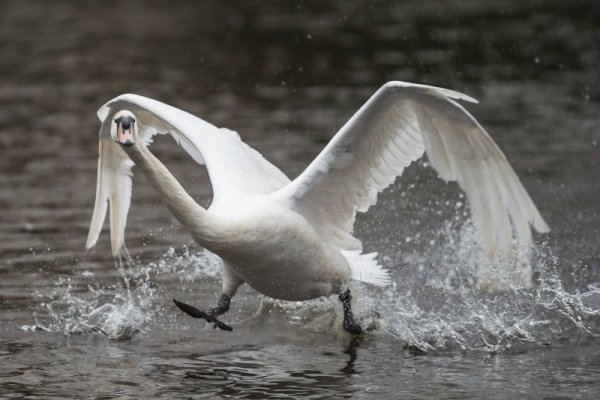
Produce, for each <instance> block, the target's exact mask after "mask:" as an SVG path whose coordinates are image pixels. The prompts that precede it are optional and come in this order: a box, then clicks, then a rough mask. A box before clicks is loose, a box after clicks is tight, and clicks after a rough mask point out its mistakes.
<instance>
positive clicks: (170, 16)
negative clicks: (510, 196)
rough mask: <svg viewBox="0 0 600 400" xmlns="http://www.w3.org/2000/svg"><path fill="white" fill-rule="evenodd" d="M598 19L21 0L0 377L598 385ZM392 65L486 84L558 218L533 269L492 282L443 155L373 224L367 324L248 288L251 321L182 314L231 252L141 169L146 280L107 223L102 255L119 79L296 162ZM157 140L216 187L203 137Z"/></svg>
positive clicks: (554, 7)
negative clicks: (210, 246) (121, 263)
mask: <svg viewBox="0 0 600 400" xmlns="http://www.w3.org/2000/svg"><path fill="white" fill-rule="evenodd" d="M598 21H600V7H599V6H598V5H597V4H596V2H593V1H589V2H583V1H570V2H566V1H565V2H563V1H544V2H541V1H539V2H538V1H535V2H522V1H508V0H506V1H495V2H481V1H429V2H424V1H405V2H386V1H382V2H323V1H321V2H316V1H310V2H278V1H263V2H239V4H237V3H235V2H195V1H187V2H186V1H177V2H167V1H153V2H141V1H127V2H117V1H104V2H91V1H90V2H78V1H73V2H64V1H63V2H46V1H1V2H0V150H1V154H2V157H0V171H1V172H0V397H6V398H9V397H10V398H13V397H32V398H33V397H35V398H46V397H78V398H87V397H103V398H104V397H106V398H111V397H120V398H137V397H150V396H151V397H165V398H171V397H186V398H187V397H197V398H213V397H215V396H220V397H247V398H267V397H269V398H299V397H308V398H336V397H338V398H352V397H356V398H366V397H370V398H403V397H406V398H419V399H426V398H483V397H487V398H494V399H514V398H545V399H563V398H564V399H567V398H569V399H570V398H590V399H591V398H598V396H599V393H600V383H599V382H600V341H599V338H600V228H599V226H600V200H599V199H600V146H599V143H600V46H598V43H600V27H599V26H598ZM388 80H405V81H410V82H418V83H426V84H434V85H439V86H443V87H448V88H451V89H455V90H459V91H463V92H465V93H468V94H470V95H472V96H474V97H476V98H478V99H479V101H480V103H479V104H478V105H470V104H469V105H468V109H469V110H470V111H472V112H473V114H474V115H475V116H476V117H477V118H478V119H479V120H480V121H481V122H482V124H483V125H484V126H485V127H486V128H488V130H489V131H490V133H491V135H492V136H493V137H494V139H495V140H496V141H497V142H498V144H499V146H500V147H501V148H502V149H503V151H504V152H505V154H506V156H507V158H508V159H509V161H510V162H511V164H512V165H513V166H514V168H515V170H516V172H517V174H518V175H519V176H520V177H521V179H522V181H523V183H524V185H525V187H526V188H527V189H528V191H529V192H530V194H531V196H532V198H533V199H534V201H535V202H536V204H537V205H538V207H539V209H540V211H541V212H542V215H543V216H544V217H545V218H546V220H547V222H548V223H549V225H550V226H551V228H552V232H551V233H550V234H548V235H543V236H539V235H538V236H536V240H537V242H538V244H539V245H538V247H537V250H536V252H535V254H534V255H533V257H532V259H533V267H534V272H535V281H536V285H535V286H534V287H533V288H531V289H523V288H519V287H515V286H511V285H510V282H511V277H510V276H506V277H503V279H504V283H505V284H506V285H505V286H506V287H505V290H503V291H499V292H494V293H487V292H484V291H482V290H480V289H478V286H477V282H476V276H477V271H478V268H479V261H478V260H479V259H478V257H477V254H476V249H475V248H474V247H473V245H472V238H473V233H472V228H471V226H470V224H469V223H468V221H467V220H466V217H465V215H468V208H467V207H466V205H465V204H464V198H462V197H461V195H460V193H459V191H458V190H457V188H456V187H455V186H454V185H447V184H442V183H440V181H439V180H437V179H436V178H435V174H434V173H433V172H432V171H431V170H430V169H428V168H426V163H423V162H421V163H418V164H415V165H413V166H412V167H410V168H408V169H407V170H406V171H405V174H404V175H403V177H402V178H400V179H399V180H398V182H397V183H396V185H395V186H394V187H392V188H391V189H390V190H387V191H386V192H385V193H384V194H383V195H382V196H381V197H380V201H379V203H378V204H377V205H376V206H375V207H373V208H372V209H371V210H370V211H369V213H367V214H366V215H361V216H359V218H358V220H357V226H356V231H357V236H358V237H359V238H361V239H362V240H363V242H364V244H365V247H366V249H367V250H369V251H378V252H379V257H380V261H381V262H382V263H383V264H384V265H386V266H387V267H389V268H390V270H391V271H392V275H393V278H394V285H393V287H391V288H388V289H385V290H381V289H377V288H370V287H366V286H364V287H362V286H357V287H356V288H355V291H354V292H355V294H356V296H355V297H356V300H357V302H356V305H355V308H356V312H357V313H358V314H359V315H364V316H365V319H366V320H365V323H369V322H370V321H373V322H376V323H377V324H378V325H379V329H378V330H376V331H375V332H374V334H373V335H372V337H370V338H369V339H368V340H365V341H363V342H362V343H352V342H351V341H350V340H349V338H348V337H347V336H346V335H345V334H344V333H343V332H341V331H340V324H341V322H340V318H341V317H340V314H341V307H340V306H339V304H338V303H337V302H336V301H335V299H322V300H317V301H314V302H308V303H305V304H296V303H273V302H271V301H269V300H267V299H261V298H260V297H259V296H258V295H257V294H256V293H255V292H254V291H253V290H251V289H249V288H243V289H242V290H241V292H240V293H239V294H238V295H237V296H236V297H235V298H234V301H233V306H232V311H231V312H230V313H228V314H227V315H226V316H225V317H224V318H223V319H224V320H225V321H226V322H228V323H231V324H232V325H233V326H234V331H233V332H231V333H227V332H221V331H215V330H213V329H212V328H211V327H210V326H208V325H207V324H203V323H199V322H198V321H194V320H191V319H188V318H186V317H185V316H183V315H181V314H180V313H178V312H176V310H174V307H173V306H172V305H171V304H172V303H171V298H173V297H177V298H180V299H181V300H183V301H188V302H190V303H192V304H197V305H209V304H212V303H213V302H214V301H215V299H216V298H217V296H218V293H219V290H220V283H219V260H218V259H216V258H215V257H214V256H211V255H210V254H207V253H204V252H203V251H202V249H200V248H198V247H197V246H196V245H195V244H193V243H191V239H190V238H189V236H188V235H187V234H186V232H185V231H184V230H183V229H181V228H180V227H179V226H178V224H177V223H176V221H175V220H174V218H173V217H172V216H170V214H169V213H168V212H167V211H166V209H165V208H164V207H163V206H162V205H161V203H160V198H159V197H158V195H157V194H156V193H154V191H153V190H152V189H151V188H150V186H149V185H148V184H147V182H146V180H145V178H144V177H143V176H141V175H140V174H138V175H136V176H135V177H134V194H133V202H132V209H131V212H130V217H129V222H128V228H127V233H126V240H127V244H128V248H129V250H130V252H131V254H132V257H133V262H132V263H131V265H129V266H128V267H127V277H128V281H129V282H130V284H131V289H130V290H129V291H127V290H126V289H125V288H124V287H123V279H122V277H119V274H118V273H117V269H116V268H115V264H114V262H113V260H112V258H111V257H110V249H109V240H108V233H107V232H106V233H104V234H103V235H102V236H101V238H100V241H99V244H98V245H97V246H96V249H95V250H93V251H90V252H85V251H84V250H83V247H84V243H85V237H86V235H87V229H88V226H89V221H90V219H91V212H92V207H93V201H94V194H95V185H96V182H95V181H96V166H97V151H98V142H97V131H98V128H99V124H98V121H97V119H96V116H95V112H96V109H97V108H98V107H99V106H100V105H101V104H103V103H104V102H105V101H106V100H108V99H110V98H112V97H114V96H116V95H118V94H120V93H123V92H134V93H140V94H144V95H147V96H150V97H153V98H156V99H159V100H162V101H164V102H166V103H169V104H172V105H174V106H177V107H180V108H183V109H186V110H188V111H190V112H192V113H194V114H196V115H198V116H200V117H202V118H204V119H206V120H207V121H209V122H211V123H213V124H216V125H218V126H226V127H228V128H231V129H234V130H237V131H238V132H240V134H241V136H242V138H243V139H244V140H245V141H247V142H248V143H249V144H250V145H252V146H253V147H255V148H257V149H258V150H259V151H260V152H261V153H263V154H264V155H265V156H266V157H267V158H268V159H269V160H271V161H272V162H273V163H274V164H275V165H277V166H279V167H280V168H282V170H284V171H285V172H286V173H288V174H289V175H290V176H295V175H296V174H298V173H299V172H300V171H301V170H302V168H303V167H304V166H306V165H307V163H308V162H309V161H310V160H312V159H313V158H314V157H315V155H316V154H317V153H318V152H319V151H320V149H321V148H322V147H323V146H324V145H325V144H326V143H327V141H328V140H329V138H330V137H331V136H332V135H333V134H334V133H335V132H336V130H337V129H338V128H339V127H340V126H341V125H342V124H343V123H344V122H345V121H346V120H347V119H348V118H349V117H350V116H351V115H352V113H353V112H354V111H356V110H357V109H358V108H359V107H360V105H361V104H362V103H363V102H364V101H365V100H366V99H367V98H368V96H369V95H370V94H371V93H373V92H374V91H375V90H376V89H377V88H378V87H379V86H380V85H381V84H383V83H384V82H386V81H388ZM152 151H153V152H155V153H156V154H157V155H158V156H159V158H160V159H161V160H163V161H164V162H165V164H167V166H168V167H169V168H170V169H171V171H173V173H174V174H175V175H176V176H177V177H178V178H179V179H180V180H181V182H182V183H183V184H184V186H185V187H186V188H187V189H188V190H189V191H190V193H192V194H193V196H194V197H195V198H196V199H198V201H199V202H201V203H202V204H205V205H207V204H208V203H209V202H210V198H211V189H210V184H209V182H208V180H207V176H206V174H205V172H204V171H203V170H202V169H201V168H199V167H197V165H196V164H194V162H193V161H192V160H190V159H189V158H188V157H187V156H186V155H185V153H184V152H183V151H181V149H180V148H178V147H177V146H176V145H174V144H173V143H172V141H170V140H169V139H168V138H161V139H159V140H158V143H156V144H155V145H153V146H152ZM374 310H375V311H377V312H379V313H380V314H381V318H378V319H373V317H369V314H370V312H371V311H374Z"/></svg>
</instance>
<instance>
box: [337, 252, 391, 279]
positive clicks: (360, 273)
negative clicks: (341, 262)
mask: <svg viewBox="0 0 600 400" xmlns="http://www.w3.org/2000/svg"><path fill="white" fill-rule="evenodd" d="M342 254H343V255H344V257H346V260H348V264H350V270H351V273H352V276H351V278H352V279H354V280H357V281H361V282H366V283H370V284H372V285H377V286H388V285H389V284H391V283H392V282H391V280H390V275H389V274H388V271H387V269H383V267H382V266H381V265H379V264H377V253H369V254H361V251H360V250H342Z"/></svg>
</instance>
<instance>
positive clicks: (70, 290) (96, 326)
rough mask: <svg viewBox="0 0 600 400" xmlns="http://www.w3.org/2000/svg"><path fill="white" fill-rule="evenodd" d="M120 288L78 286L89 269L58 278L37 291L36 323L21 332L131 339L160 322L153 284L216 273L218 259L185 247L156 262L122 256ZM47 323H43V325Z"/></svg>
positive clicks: (157, 295) (118, 264)
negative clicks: (138, 261) (42, 289)
mask: <svg viewBox="0 0 600 400" xmlns="http://www.w3.org/2000/svg"><path fill="white" fill-rule="evenodd" d="M115 266H116V268H117V271H118V278H119V280H118V281H119V283H121V284H110V285H107V286H105V287H100V286H98V285H96V284H88V285H87V286H85V289H84V290H82V287H81V286H82V285H81V282H82V281H86V280H89V278H93V276H94V273H93V272H90V271H89V270H87V271H85V272H83V273H81V274H80V275H79V276H76V277H60V278H58V279H57V280H56V281H55V282H54V283H53V287H52V288H51V289H50V290H49V291H38V292H37V293H36V297H37V298H38V304H39V309H38V310H36V311H35V312H34V318H35V323H34V324H33V325H24V326H22V329H23V330H44V331H48V332H57V333H62V334H65V335H72V334H81V333H88V332H100V333H103V334H105V335H106V336H108V337H109V338H110V339H114V340H127V339H131V337H133V335H135V334H136V333H137V332H144V330H145V329H146V328H147V327H148V325H149V323H150V322H151V321H153V320H155V319H157V318H160V317H161V316H162V315H163V313H162V311H163V310H162V307H161V306H160V305H159V304H157V301H156V300H158V299H160V291H159V289H158V287H157V285H156V281H157V280H161V279H163V280H164V278H166V279H168V280H173V279H177V280H179V282H181V283H182V284H185V283H190V282H194V281H195V280H197V279H202V278H206V277H217V276H218V275H219V274H220V259H219V258H218V257H217V256H215V255H213V254H211V253H208V252H206V251H202V250H201V251H199V252H193V251H192V250H190V249H189V248H188V247H183V248H182V249H179V250H175V249H174V248H170V249H169V250H168V251H167V252H166V253H165V254H164V255H163V256H162V257H161V258H160V259H159V261H158V262H157V263H149V264H141V263H136V262H134V261H133V260H132V259H131V257H129V256H128V255H127V254H126V253H125V255H124V256H123V257H120V258H117V259H116V260H115ZM46 320H47V321H46Z"/></svg>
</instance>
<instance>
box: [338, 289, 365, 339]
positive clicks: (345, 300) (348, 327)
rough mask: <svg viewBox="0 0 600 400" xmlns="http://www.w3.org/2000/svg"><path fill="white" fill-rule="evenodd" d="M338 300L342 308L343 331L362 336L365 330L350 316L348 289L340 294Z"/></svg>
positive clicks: (350, 299)
mask: <svg viewBox="0 0 600 400" xmlns="http://www.w3.org/2000/svg"><path fill="white" fill-rule="evenodd" d="M339 299H340V301H341V302H342V306H343V307H344V324H343V325H344V330H345V331H346V332H348V333H351V334H353V335H364V334H365V333H366V332H365V330H364V329H363V328H362V327H361V326H360V325H359V324H358V323H357V322H356V321H355V320H354V315H353V314H352V308H351V306H350V302H351V301H352V296H351V295H350V289H347V290H346V291H345V292H344V293H341V294H340V296H339Z"/></svg>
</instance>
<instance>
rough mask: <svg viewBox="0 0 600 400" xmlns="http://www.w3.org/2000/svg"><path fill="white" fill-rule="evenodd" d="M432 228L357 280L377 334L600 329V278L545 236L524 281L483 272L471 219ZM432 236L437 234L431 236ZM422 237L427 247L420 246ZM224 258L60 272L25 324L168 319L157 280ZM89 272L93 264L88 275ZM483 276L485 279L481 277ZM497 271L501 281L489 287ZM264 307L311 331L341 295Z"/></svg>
mask: <svg viewBox="0 0 600 400" xmlns="http://www.w3.org/2000/svg"><path fill="white" fill-rule="evenodd" d="M436 235H437V236H436ZM433 236H435V237H434V239H432V238H431V237H427V236H426V235H423V236H421V237H415V238H411V243H410V245H411V246H407V248H405V249H401V250H402V251H398V250H397V249H394V246H388V249H389V248H392V249H393V251H394V252H391V253H390V252H389V251H388V254H387V255H385V256H383V258H382V260H381V261H382V262H383V263H384V266H385V267H386V268H388V269H389V270H390V271H391V272H392V280H393V281H394V283H393V285H392V286H391V287H389V288H385V289H379V288H373V287H370V286H368V285H359V284H356V285H355V286H354V288H353V296H354V298H355V301H354V308H355V314H356V315H359V316H368V315H372V312H373V311H376V312H377V313H379V314H380V315H381V318H375V317H369V318H365V320H364V321H363V322H364V324H367V325H369V324H370V325H372V324H375V325H379V326H380V327H381V329H380V330H379V331H378V332H377V333H376V335H380V336H382V337H390V338H392V339H393V340H397V341H398V342H400V343H401V344H402V345H405V346H407V347H410V348H417V349H420V350H423V351H440V350H441V351H444V350H456V349H458V350H465V351H473V350H475V351H477V350H480V351H485V352H499V351H514V350H515V349H519V348H520V347H522V346H540V345H542V346H543V345H548V344H552V343H556V342H559V343H562V342H569V343H572V342H579V341H584V340H587V339H589V338H597V337H600V285H598V284H597V283H596V284H593V283H592V284H589V283H586V279H585V278H581V279H578V278H577V276H576V274H575V275H573V274H572V275H573V280H574V282H575V284H570V285H569V287H567V285H566V284H565V282H564V278H563V277H561V272H562V271H565V270H569V269H571V266H570V265H564V262H562V261H561V260H559V259H557V258H556V257H554V256H553V255H552V252H551V251H550V249H549V248H548V247H547V246H545V245H542V246H541V247H539V248H538V250H536V251H535V252H534V254H533V255H532V260H533V271H534V272H535V276H534V285H533V286H532V287H524V286H522V285H519V284H517V283H518V282H520V281H521V280H522V275H523V266H522V265H521V264H519V262H517V263H515V264H514V265H513V264H509V263H497V264H489V265H486V266H485V269H484V272H485V274H482V268H481V262H480V258H479V252H478V250H477V247H476V245H475V244H474V240H473V238H474V232H473V229H472V227H471V226H470V225H469V224H457V220H453V221H450V222H448V223H447V224H446V225H445V226H444V227H443V228H442V229H440V230H439V232H437V233H435V234H434V235H433ZM442 238H443V239H442ZM431 240H435V241H437V243H440V244H439V245H437V246H431V245H430V242H431ZM420 242H423V243H420ZM424 247H426V248H430V251H429V252H423V251H422V249H423V248H424ZM410 249H414V250H413V251H412V252H411V251H410ZM419 249H421V250H419ZM517 259H518V257H517ZM220 263H221V261H220V259H219V258H218V257H217V256H214V255H212V254H211V253H208V252H206V251H204V250H199V251H192V250H190V249H189V248H187V247H184V248H182V249H178V250H175V249H173V248H171V249H169V250H168V251H167V252H166V253H165V254H164V255H163V256H162V257H161V258H160V259H159V260H158V262H156V263H150V264H146V265H133V264H132V263H131V262H130V263H129V264H130V265H129V267H128V268H123V270H124V272H123V274H124V279H125V281H127V282H130V283H131V285H130V287H129V289H128V288H127V287H118V286H109V287H98V286H93V285H88V286H87V288H85V289H86V290H83V291H82V290H81V287H80V285H79V288H78V282H77V278H61V279H59V280H57V281H56V282H55V284H54V287H53V288H52V290H51V291H50V293H49V294H48V292H45V293H40V294H39V295H38V297H39V299H40V310H39V311H38V312H37V315H40V316H42V315H44V316H49V321H44V320H40V321H38V320H37V319H36V322H35V324H34V325H31V326H24V327H23V329H43V330H47V331H52V332H60V333H64V334H75V333H85V332H94V331H95V332H102V333H104V334H106V335H107V336H108V337H110V338H112V339H129V338H131V337H132V336H133V335H134V334H135V333H136V332H140V331H141V332H144V331H147V330H148V329H152V324H150V322H151V321H157V320H163V319H164V313H163V309H162V307H164V306H163V305H162V304H165V303H166V304H169V301H166V302H165V301H164V294H165V293H163V295H162V298H161V293H160V289H161V287H162V286H163V285H164V284H165V283H166V284H168V285H172V284H176V285H179V286H178V288H181V289H182V290H185V289H184V288H186V287H193V286H195V285H197V283H194V282H198V281H201V280H206V279H214V278H218V276H219V274H220ZM527 273H529V272H527ZM86 274H92V273H91V272H86V273H83V274H82V276H81V277H82V278H83V277H85V276H86ZM482 276H483V277H484V278H485V279H486V280H487V281H488V282H487V283H485V284H482ZM490 276H492V277H493V278H490ZM490 281H493V282H494V286H493V288H496V289H501V290H491V288H492V287H491V286H490V285H489V282H490ZM587 282H589V279H587ZM159 300H160V301H159ZM261 313H262V315H263V316H267V317H268V315H269V314H271V313H277V314H279V315H283V316H284V317H285V318H286V319H287V320H288V321H289V322H290V324H292V325H297V326H298V327H299V328H298V329H304V330H308V331H312V332H319V333H324V332H331V331H340V329H338V328H340V327H341V321H340V316H341V307H340V306H339V303H338V301H337V299H336V298H335V297H334V296H332V297H330V298H327V299H318V300H315V301H310V302H301V303H298V302H274V301H272V300H267V299H265V300H264V301H263V307H261ZM40 319H41V318H40Z"/></svg>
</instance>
